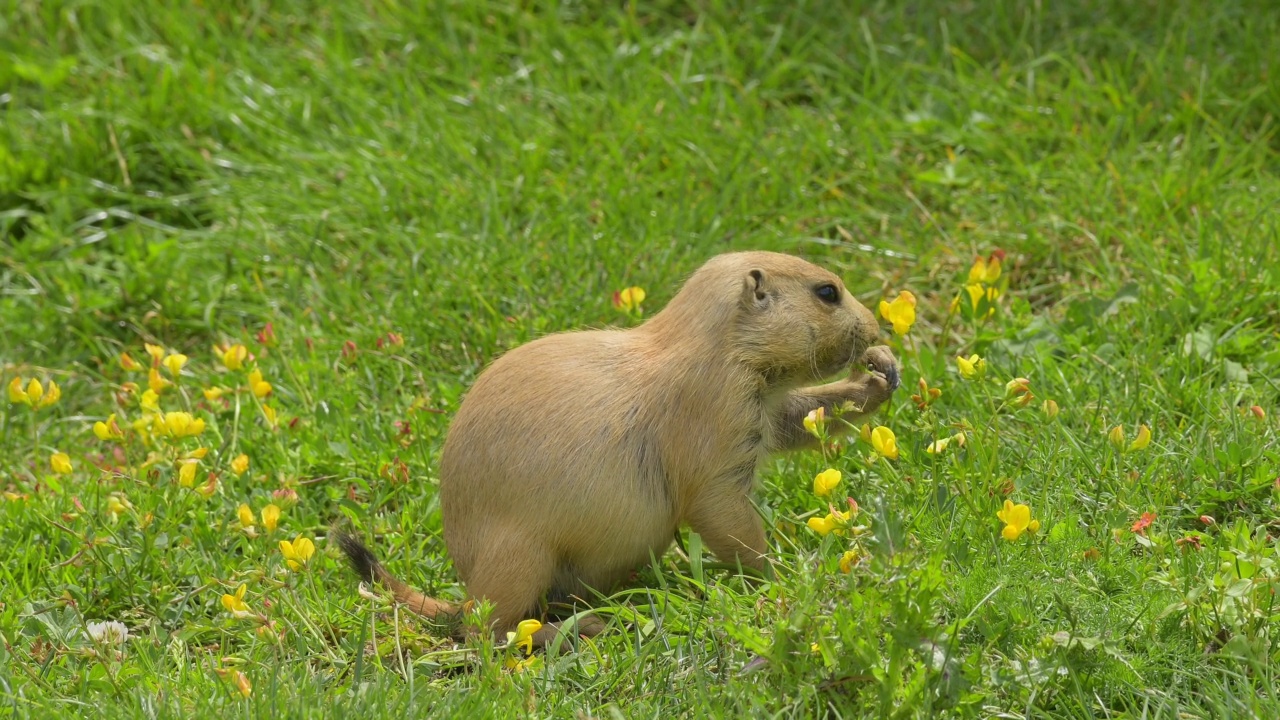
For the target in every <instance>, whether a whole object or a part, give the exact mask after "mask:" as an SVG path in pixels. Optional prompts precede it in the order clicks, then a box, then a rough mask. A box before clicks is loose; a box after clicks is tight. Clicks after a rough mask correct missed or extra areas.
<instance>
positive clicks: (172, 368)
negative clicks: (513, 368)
mask: <svg viewBox="0 0 1280 720" xmlns="http://www.w3.org/2000/svg"><path fill="white" fill-rule="evenodd" d="M1278 36H1280V10H1277V9H1276V8H1275V7H1274V6H1273V5H1272V4H1270V3H1267V2H1245V1H1241V0H1223V2H1217V3H1196V2H1190V1H1185V2H1176V1H1170V2H1163V1H1159V0H1129V1H1127V2H1121V1H1120V0H1092V1H1090V2H1084V1H1081V2H1043V3H1041V2H1013V1H1011V0H992V1H991V2H968V1H957V2H914V3H889V2H869V3H839V2H813V1H812V0H810V1H809V2H795V3H783V2H777V3H745V2H741V3H740V2H732V1H729V0H725V1H721V0H706V1H704V2H696V3H692V4H682V3H675V2H603V3H583V2H571V1H568V0H565V1H563V2H559V3H545V4H535V3H529V2H503V1H498V0H492V1H489V2H446V1H444V0H441V1H438V2H429V3H421V4H418V3H411V2H402V1H401V0H367V1H364V2H356V1H355V0H343V1H342V2H334V3H328V4H323V3H316V4H312V3H302V2H298V1H296V0H279V1H278V2H273V3H266V2H261V1H260V0H233V1H230V2H191V3H181V4H180V3H169V2H159V1H158V0H136V1H130V2H126V1H123V0H119V1H116V2H111V1H102V2H76V1H62V0H54V1H49V2H36V1H34V0H0V384H3V385H4V386H5V387H6V391H5V394H4V395H3V396H0V637H2V638H3V644H2V645H0V717H55V716H56V717H65V716H68V715H83V716H92V717H101V716H109V717H134V716H136V717H147V718H159V717H219V716H225V717H312V716H317V717H318V716H326V717H327V716H359V717H362V718H380V717H391V716H396V717H400V716H410V717H415V716H427V715H430V716H432V717H445V716H456V717H468V718H470V717H511V716H514V715H522V714H527V715H529V716H537V717H565V718H585V717H599V718H620V717H705V716H750V717H763V716H770V717H774V716H777V717H818V716H821V717H904V718H905V717H927V718H932V717H975V718H976V717H993V716H998V717H1008V718H1103V717H1105V718H1120V717H1133V718H1137V717H1142V718H1167V719H1169V720H1173V719H1175V718H1177V719H1183V718H1275V717H1280V697H1278V696H1277V693H1278V690H1280V678H1278V677H1277V674H1278V672H1280V662H1278V661H1280V644H1278V643H1280V639H1278V638H1277V637H1276V635H1277V632H1280V607H1277V603H1276V598H1275V594H1274V593H1275V591H1276V588H1277V586H1280V566H1278V565H1277V560H1278V559H1277V557H1276V555H1275V551H1276V538H1275V535H1277V534H1280V515H1278V514H1277V503H1280V445H1278V442H1277V433H1278V430H1280V425H1278V421H1277V418H1280V384H1277V378H1280V240H1278V237H1277V235H1278V231H1280V220H1278V217H1280V215H1278V214H1277V212H1276V203H1277V199H1280V174H1278V172H1277V171H1278V169H1280V164H1278V161H1280V139H1278V138H1277V122H1278V120H1277V113H1278V112H1280V73H1278V72H1277V64H1276V61H1277V55H1276V51H1275V38H1276V37H1278ZM741 249H764V250H774V251H780V252H787V253H792V254H796V255H800V256H803V257H806V258H808V259H810V260H812V261H813V262H816V263H818V264H821V265H823V266H825V267H827V268H830V269H832V270H833V271H835V272H837V273H838V274H840V275H841V276H842V277H843V279H844V281H845V284H846V285H847V286H848V288H849V289H850V291H852V292H853V293H854V294H855V295H856V296H857V297H858V298H859V299H860V300H861V301H862V302H863V304H865V305H867V306H868V307H870V308H873V309H875V308H877V307H879V305H880V302H881V301H882V300H886V301H891V300H893V299H895V298H897V297H899V293H901V292H903V291H907V292H910V293H912V294H913V295H914V297H915V298H916V301H917V304H916V314H917V319H916V321H915V323H914V324H913V325H912V326H911V327H910V329H909V331H908V332H906V334H905V335H898V334H894V333H893V332H892V331H891V330H890V329H889V324H888V323H887V322H886V324H885V338H886V342H889V343H891V344H892V345H893V347H894V349H895V352H896V353H897V355H898V357H899V359H900V360H901V361H902V363H903V368H904V373H903V374H904V387H903V388H902V389H901V390H899V392H898V393H897V395H896V396H895V398H894V401H893V403H892V405H891V407H889V408H887V409H885V410H882V411H881V412H880V413H879V414H878V415H877V416H876V417H875V418H874V422H872V423H870V427H868V428H867V430H868V431H871V430H872V429H873V428H878V427H885V428H887V431H880V430H877V431H876V432H875V434H874V439H875V440H876V442H875V443H874V444H873V443H870V442H867V441H865V440H863V439H861V438H860V437H859V434H858V433H854V434H853V435H852V436H851V437H850V438H849V440H848V441H847V442H843V443H840V444H838V445H837V446H835V447H832V448H828V449H826V450H825V451H823V452H816V451H815V452H807V453H798V454H793V455H787V456H780V457H778V458H776V459H774V460H772V461H770V463H769V464H768V465H767V467H765V468H763V469H762V471H761V474H760V481H759V488H758V490H757V493H756V498H757V501H758V506H759V509H760V512H761V513H762V514H763V515H764V517H765V519H766V521H767V522H766V524H767V526H768V528H769V533H770V537H769V542H770V547H771V549H772V553H773V558H774V561H775V574H774V577H773V578H772V579H771V580H769V581H767V582H766V581H759V580H755V579H750V578H743V577H740V576H739V575H738V574H737V572H736V571H735V570H733V569H730V568H728V567H727V566H726V565H724V564H722V563H716V562H714V561H713V559H712V558H711V557H709V556H704V553H703V552H702V545H701V542H700V539H699V538H697V537H696V536H693V535H689V534H688V533H685V535H684V537H683V538H682V542H681V543H680V546H679V547H678V548H675V549H673V550H672V551H671V552H669V553H668V554H667V555H665V556H664V557H661V558H656V559H655V560H654V562H653V563H652V564H651V566H650V567H645V568H639V569H638V570H639V572H638V574H637V577H636V578H635V580H634V582H632V583H630V584H628V585H627V586H625V587H624V588H622V589H620V590H618V591H617V592H616V593H614V594H612V595H610V596H608V597H606V598H601V599H599V600H598V602H597V603H596V606H597V607H598V608H599V612H600V613H601V617H603V618H605V619H607V620H608V621H609V622H610V627H609V629H608V630H607V631H606V632H605V633H603V634H602V635H600V636H598V637H596V638H594V639H593V640H591V641H590V642H588V643H584V644H583V645H581V646H580V647H579V648H578V649H577V650H576V651H575V652H569V653H563V654H558V655H548V654H542V653H536V654H535V655H533V659H532V660H524V659H523V652H522V651H521V650H520V649H518V648H513V647H509V646H508V643H507V642H506V638H504V637H499V638H492V639H481V640H474V641H472V642H470V643H461V644H460V643H458V642H455V641H454V640H452V639H450V637H449V635H448V633H447V631H446V630H445V629H444V628H442V627H438V626H435V625H432V624H430V623H428V622H425V621H422V620H420V619H417V618H415V617H413V616H410V615H408V614H407V613H406V612H405V611H403V609H397V608H395V607H394V606H393V605H392V604H390V603H388V602H387V598H386V595H385V594H384V593H383V591H382V590H381V589H380V588H377V587H371V588H368V589H367V590H366V591H364V592H361V591H359V590H358V588H357V586H358V583H357V580H356V578H355V577H354V576H353V575H352V574H351V572H350V571H349V570H348V569H347V568H346V567H345V565H344V563H343V562H342V558H341V556H340V553H339V552H338V550H337V548H336V547H335V544H331V543H329V542H327V541H326V537H327V535H328V534H329V529H330V527H332V526H333V524H334V523H337V522H341V523H345V524H346V525H348V526H349V527H351V528H352V529H353V530H354V531H355V532H356V533H357V534H359V535H361V536H362V537H364V538H366V539H367V540H368V541H369V542H370V543H371V544H372V545H373V546H374V547H375V548H376V550H377V552H378V553H379V554H380V555H381V556H382V558H383V560H384V562H385V563H386V565H387V566H388V568H389V569H390V570H391V571H392V572H394V573H396V574H398V575H399V576H401V577H402V578H404V579H405V580H407V581H408V582H410V583H411V584H413V585H414V586H416V587H420V588H423V589H424V590H426V591H427V592H429V593H431V594H433V595H437V596H440V597H444V598H447V599H454V600H458V599H461V598H462V597H463V594H462V589H461V587H460V586H459V585H458V583H457V580H456V577H455V575H454V573H453V570H452V567H451V565H450V563H449V559H448V557H447V556H446V554H445V553H444V547H443V542H442V540H441V519H440V512H439V504H438V501H437V482H438V480H437V476H436V468H437V464H438V458H439V450H440V447H441V444H442V441H443V438H444V435H445V433H446V431H447V429H448V426H449V420H450V418H451V416H452V414H453V412H454V411H455V410H456V408H457V407H458V404H459V402H460V400H461V398H462V397H463V395H464V393H465V392H466V389H467V387H468V386H469V385H470V383H471V382H472V381H473V380H474V379H475V377H476V376H477V374H478V373H479V372H480V371H481V370H482V369H483V368H484V367H485V365H486V364H487V363H488V362H489V361H491V360H492V359H493V358H494V357H496V356H497V355H498V354H500V353H502V352H503V351H505V350H508V349H510V348H512V347H515V346H517V345H519V344H521V343H524V342H526V341H528V340H531V339H533V338H536V337H539V336H541V335H545V334H547V333H551V332H556V331H561V330H568V329H573V328H582V327H602V326H606V325H610V324H616V325H624V326H625V325H633V324H636V323H638V322H640V321H642V317H640V316H639V314H638V313H626V312H621V311H619V309H618V308H616V307H615V306H614V304H613V302H612V298H613V295H614V293H615V292H616V291H619V290H621V289H623V288H627V287H631V286H639V287H642V288H644V289H645V290H646V296H647V297H646V299H645V301H644V303H643V314H644V315H652V314H653V312H655V311H657V310H658V309H660V308H661V307H662V306H663V304H664V303H665V302H666V301H667V300H668V299H669V298H670V297H671V296H672V295H673V294H674V293H675V291H676V290H677V289H678V288H679V285H680V283H681V281H682V279H683V278H685V277H686V276H687V275H688V274H689V273H690V272H692V271H693V270H694V269H695V268H696V267H697V266H698V265H700V264H701V263H702V262H703V261H705V260H706V259H707V258H709V257H711V256H712V255H714V254H716V253H719V252H723V251H728V250H741ZM977 259H981V260H982V261H981V262H976V260H977ZM993 259H994V260H996V261H997V262H994V263H993V262H991V260H993ZM890 314H892V313H890ZM148 346H151V347H150V348H149V347H148ZM152 353H154V356H153V354H152ZM973 355H977V356H979V358H980V359H981V362H979V361H978V360H977V359H972V356H973ZM183 356H184V357H185V358H186V360H185V362H183V361H182V360H181V359H180V357H183ZM957 357H961V358H963V359H964V361H963V362H958V361H957ZM1019 378H1022V379H1024V381H1021V382H1019V381H1017V379H1019ZM33 380H34V381H35V383H34V384H33ZM1011 381H1012V382H1011ZM55 386H56V388H57V389H56V391H55V390H54V387H55ZM933 390H936V391H937V392H933ZM913 394H914V395H915V396H916V399H913V398H912V397H911V396H912V395H913ZM183 413H186V414H185V415H184V414H183ZM1117 428H1118V429H1117ZM819 431H821V429H820V428H819ZM887 432H892V434H893V436H894V437H895V438H896V446H897V448H896V454H897V457H896V459H895V458H893V457H892V456H893V455H894V454H895V452H894V449H893V448H890V447H888V446H887V445H886V444H885V442H884V439H885V438H886V437H887ZM942 440H946V441H947V442H946V443H939V442H938V441H942ZM942 444H945V445H946V447H940V445H942ZM828 469H833V470H837V471H839V472H840V482H839V483H838V484H836V485H835V486H834V488H830V489H829V492H827V494H825V495H824V496H822V497H818V496H817V495H816V494H815V477H816V476H818V475H819V473H822V472H823V471H825V470H828ZM822 477H823V482H820V483H819V485H820V487H818V488H817V489H819V490H828V488H827V487H826V483H827V481H830V480H831V479H833V475H831V474H826V475H823V476H822ZM846 498H852V499H853V500H854V501H856V503H857V506H858V511H857V513H851V514H850V515H849V516H848V518H847V519H844V516H843V515H840V514H837V513H840V512H845V511H850V510H851V507H850V505H849V504H848V502H847V500H846ZM549 501H553V500H549ZM1006 503H1010V504H1012V505H1013V507H1012V509H1011V510H1010V511H1006V509H1007V508H1009V506H1008V505H1006ZM1019 506H1026V508H1025V510H1024V509H1023V508H1022V507H1019ZM272 508H274V509H272ZM530 511H531V512H536V508H531V509H530ZM1031 520H1034V521H1035V522H1034V523H1031V522H1030V521H1031ZM282 540H284V541H288V544H287V545H285V546H283V547H282V546H281V541H282ZM310 548H313V550H314V551H313V553H312V554H310V555H309V556H308V552H307V551H308V549H310ZM103 623H121V624H122V625H123V627H124V628H125V629H126V630H127V634H128V639H127V640H120V637H119V631H118V630H112V628H118V627H119V626H116V625H103ZM513 666H514V667H513Z"/></svg>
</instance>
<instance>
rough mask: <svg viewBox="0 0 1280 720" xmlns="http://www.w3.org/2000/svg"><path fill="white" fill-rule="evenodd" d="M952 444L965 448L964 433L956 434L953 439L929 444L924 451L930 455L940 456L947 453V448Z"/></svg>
mask: <svg viewBox="0 0 1280 720" xmlns="http://www.w3.org/2000/svg"><path fill="white" fill-rule="evenodd" d="M952 443H955V444H956V445H957V446H959V447H964V444H965V434H964V433H962V432H959V433H956V434H955V435H952V436H951V437H945V438H942V439H940V440H934V441H933V442H931V443H929V446H928V447H926V448H925V449H924V451H925V452H927V453H929V454H930V455H938V454H941V453H944V452H946V450H947V448H948V447H950V446H951V444H952Z"/></svg>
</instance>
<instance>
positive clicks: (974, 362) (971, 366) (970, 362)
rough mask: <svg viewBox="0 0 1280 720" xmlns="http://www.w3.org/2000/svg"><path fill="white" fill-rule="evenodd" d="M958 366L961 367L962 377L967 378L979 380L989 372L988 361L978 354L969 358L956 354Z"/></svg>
mask: <svg viewBox="0 0 1280 720" xmlns="http://www.w3.org/2000/svg"><path fill="white" fill-rule="evenodd" d="M956 367H958V368H960V377H962V378H964V379H965V380H978V379H980V378H981V377H982V376H983V375H986V374H987V361H986V360H984V359H983V358H981V357H979V356H978V355H976V354H974V355H970V356H969V357H967V358H966V357H961V356H956Z"/></svg>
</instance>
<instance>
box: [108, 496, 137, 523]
mask: <svg viewBox="0 0 1280 720" xmlns="http://www.w3.org/2000/svg"><path fill="white" fill-rule="evenodd" d="M132 509H133V503H131V502H129V498H127V497H125V496H123V495H120V494H119V493H111V494H110V495H108V496H107V514H108V515H110V516H111V519H112V520H115V519H116V518H117V517H119V516H121V515H123V514H125V513H126V512H128V511H130V510H132Z"/></svg>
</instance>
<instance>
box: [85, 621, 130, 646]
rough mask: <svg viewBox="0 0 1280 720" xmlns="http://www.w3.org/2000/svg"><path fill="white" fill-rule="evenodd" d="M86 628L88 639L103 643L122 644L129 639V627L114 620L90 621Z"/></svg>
mask: <svg viewBox="0 0 1280 720" xmlns="http://www.w3.org/2000/svg"><path fill="white" fill-rule="evenodd" d="M88 629H89V639H90V640H93V641H94V642H95V643H99V644H103V645H123V644H124V642H125V640H128V639H129V628H127V627H125V625H124V623H122V622H118V621H116V620H106V621H103V622H91V623H89V625H88Z"/></svg>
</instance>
